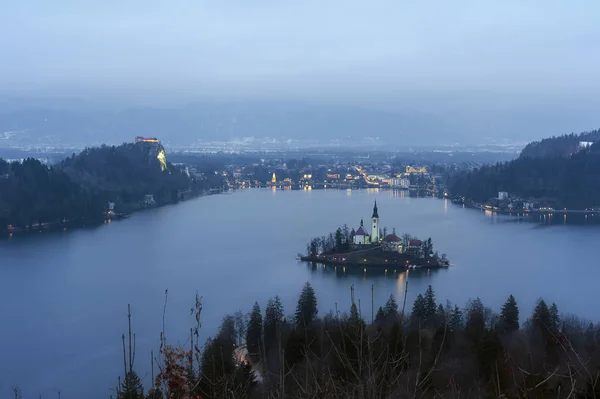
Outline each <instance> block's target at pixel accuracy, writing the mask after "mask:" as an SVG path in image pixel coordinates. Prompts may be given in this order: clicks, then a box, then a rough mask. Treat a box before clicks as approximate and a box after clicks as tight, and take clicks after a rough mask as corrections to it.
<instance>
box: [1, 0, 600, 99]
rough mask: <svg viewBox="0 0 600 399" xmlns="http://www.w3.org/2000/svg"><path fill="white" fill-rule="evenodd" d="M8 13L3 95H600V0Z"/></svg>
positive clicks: (76, 3)
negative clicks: (599, 93) (599, 91)
mask: <svg viewBox="0 0 600 399" xmlns="http://www.w3.org/2000/svg"><path fill="white" fill-rule="evenodd" d="M0 18H1V20H0V51H1V54H2V57H1V62H0V92H2V94H29V95H35V94H41V93H43V94H46V95H48V94H52V95H82V96H92V97H93V96H95V95H106V94H109V93H112V94H115V93H116V94H117V95H121V94H127V95H131V96H133V97H135V96H147V95H149V94H151V95H156V96H164V97H165V98H173V99H178V98H179V99H189V98H205V97H221V98H232V97H240V96H241V97H246V98H275V99H278V98H280V99H303V100H309V101H310V100H319V101H322V100H326V101H334V102H335V101H339V102H342V101H351V102H356V103H370V104H375V105H376V106H379V105H380V106H382V107H385V106H388V107H390V106H391V107H393V105H394V104H406V103H411V104H412V106H415V107H417V108H418V107H423V108H428V107H429V108H431V107H433V108H436V109H439V110H441V111H443V110H444V109H446V110H451V109H452V107H460V106H463V105H464V106H468V105H469V104H471V105H472V104H475V105H477V106H479V107H485V105H486V104H488V105H489V107H490V108H494V107H496V108H497V107H504V108H506V107H514V106H515V104H521V103H522V104H527V106H528V107H532V106H533V105H532V104H549V106H552V107H558V108H560V107H561V106H563V105H566V104H567V103H569V104H574V103H576V104H578V105H582V104H588V106H589V104H590V103H589V101H592V102H593V101H595V103H594V107H595V106H597V105H598V100H597V99H596V98H597V97H598V95H597V93H598V90H599V89H600V1H598V0H574V1H565V0H541V1H538V0H503V1H498V0H494V1H486V0H474V1H469V0H451V1H449V0H429V1H427V0H425V1H424V0H418V1H416V0H415V1H410V0H393V1H377V0H369V1H366V0H365V1H356V0H318V1H312V0H297V1H284V0H279V1H276V0H272V1H264V0H212V1H201V0H190V1H183V0H169V1H165V0H160V1H155V0H102V1H84V0H73V1H69V0H52V1H48V0H3V1H1V4H0ZM390 104H391V105H390Z"/></svg>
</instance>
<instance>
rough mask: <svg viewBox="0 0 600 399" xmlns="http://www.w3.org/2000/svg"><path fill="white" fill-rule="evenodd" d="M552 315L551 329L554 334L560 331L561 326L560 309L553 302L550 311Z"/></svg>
mask: <svg viewBox="0 0 600 399" xmlns="http://www.w3.org/2000/svg"><path fill="white" fill-rule="evenodd" d="M548 312H549V313H550V329H551V331H552V332H555V331H558V327H559V325H560V316H559V315H558V308H557V307H556V304H555V303H554V302H552V305H551V306H550V309H549V310H548Z"/></svg>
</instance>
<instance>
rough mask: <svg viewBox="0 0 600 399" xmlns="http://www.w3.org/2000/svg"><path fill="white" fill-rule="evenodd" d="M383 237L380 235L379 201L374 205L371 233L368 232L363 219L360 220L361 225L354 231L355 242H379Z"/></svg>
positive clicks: (357, 243)
mask: <svg viewBox="0 0 600 399" xmlns="http://www.w3.org/2000/svg"><path fill="white" fill-rule="evenodd" d="M380 239H381V237H380V236H379V214H378V213H377V201H375V206H373V215H372V216H371V234H369V233H367V230H366V229H365V226H364V224H363V221H362V219H361V221H360V227H359V228H358V230H356V232H355V233H354V244H355V245H363V244H378V243H379V240H380Z"/></svg>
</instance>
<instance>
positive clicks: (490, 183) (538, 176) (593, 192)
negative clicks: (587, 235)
mask: <svg viewBox="0 0 600 399" xmlns="http://www.w3.org/2000/svg"><path fill="white" fill-rule="evenodd" d="M449 187H450V191H451V193H452V194H453V195H455V196H463V197H466V198H468V199H472V200H474V201H479V202H483V201H487V200H488V199H490V198H493V197H496V196H497V195H498V192H499V191H507V192H509V193H510V194H511V196H514V195H518V196H520V197H522V198H524V199H539V200H541V201H544V202H546V203H549V204H554V205H555V206H557V207H567V208H578V209H584V208H588V207H594V206H598V205H600V144H598V143H596V144H594V145H592V146H591V147H589V148H586V149H581V150H580V151H578V152H576V153H574V154H573V155H571V156H570V157H563V156H556V157H545V158H534V157H520V158H518V159H516V160H514V161H511V162H507V163H502V164H496V165H492V166H483V167H481V168H479V169H476V170H474V171H472V172H466V173H462V174H459V175H457V176H455V177H454V178H453V179H452V181H451V182H450V184H449Z"/></svg>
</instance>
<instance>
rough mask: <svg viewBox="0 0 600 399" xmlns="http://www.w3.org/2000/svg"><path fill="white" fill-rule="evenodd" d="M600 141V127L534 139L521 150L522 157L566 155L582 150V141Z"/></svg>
mask: <svg viewBox="0 0 600 399" xmlns="http://www.w3.org/2000/svg"><path fill="white" fill-rule="evenodd" d="M597 141H600V129H598V130H592V131H590V132H584V133H580V134H574V133H571V134H565V135H562V136H558V137H550V138H547V139H543V140H541V141H533V142H531V143H529V144H527V146H525V148H523V151H521V155H520V156H521V158H546V157H566V156H570V155H572V154H574V153H575V152H577V151H579V150H580V143H581V142H597Z"/></svg>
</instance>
